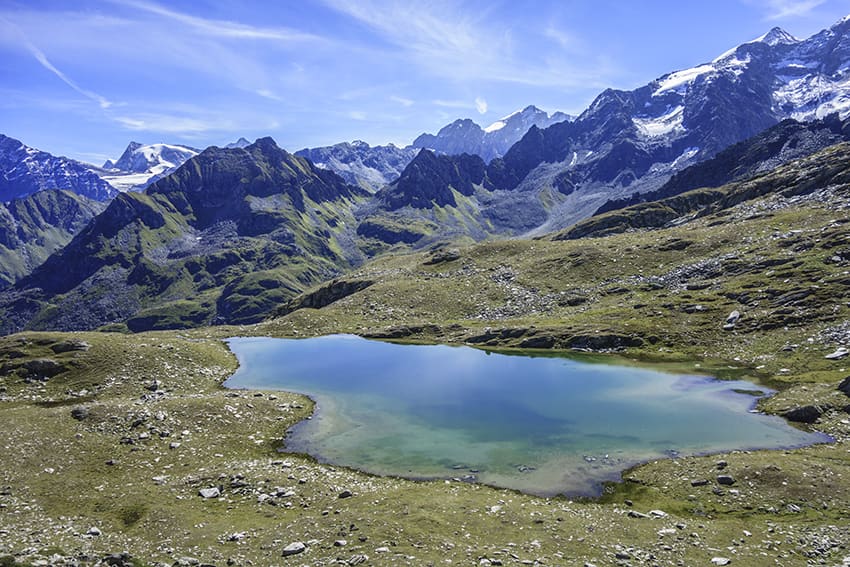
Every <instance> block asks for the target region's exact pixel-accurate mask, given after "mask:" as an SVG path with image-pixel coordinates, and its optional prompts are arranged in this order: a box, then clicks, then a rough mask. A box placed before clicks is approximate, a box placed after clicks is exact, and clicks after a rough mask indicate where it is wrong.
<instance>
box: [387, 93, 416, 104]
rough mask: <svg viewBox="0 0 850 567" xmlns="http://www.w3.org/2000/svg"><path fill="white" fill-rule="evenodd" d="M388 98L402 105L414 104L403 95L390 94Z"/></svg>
mask: <svg viewBox="0 0 850 567" xmlns="http://www.w3.org/2000/svg"><path fill="white" fill-rule="evenodd" d="M390 100H391V101H393V102H397V103H399V104H400V105H402V106H404V107H411V106H413V105H414V104H415V101H413V100H411V99H409V98H404V97H403V96H396V95H392V96H390Z"/></svg>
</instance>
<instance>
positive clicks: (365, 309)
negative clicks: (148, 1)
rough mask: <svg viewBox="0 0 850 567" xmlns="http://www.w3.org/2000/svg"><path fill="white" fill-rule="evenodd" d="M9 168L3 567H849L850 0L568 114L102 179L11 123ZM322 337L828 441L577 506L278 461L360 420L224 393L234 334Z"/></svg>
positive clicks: (673, 471)
mask: <svg viewBox="0 0 850 567" xmlns="http://www.w3.org/2000/svg"><path fill="white" fill-rule="evenodd" d="M193 21H194V20H193ZM217 29H225V30H228V33H231V34H239V33H245V30H243V29H242V28H238V27H232V26H231V27H226V28H217ZM0 173H2V176H0V182H2V183H0V196H2V199H0V201H2V204H0V409H1V410H2V411H0V422H1V423H0V428H2V430H3V431H5V432H6V434H5V437H4V442H3V446H4V450H3V451H2V452H0V471H2V472H0V534H2V535H3V536H4V537H3V538H0V565H10V566H13V565H20V566H36V565H51V566H52V565H57V566H61V565H64V566H71V565H75V566H78V567H79V566H88V565H91V566H93V567H94V566H102V565H120V566H135V567H139V566H149V567H165V566H190V565H219V566H221V565H246V566H247V565H273V564H293V565H294V564H299V565H300V564H305V565H306V564H310V565H316V566H318V565H437V564H450V563H451V564H463V565H468V564H474V565H541V566H545V565H585V567H588V566H589V567H593V566H597V565H598V566H601V565H612V566H626V565H733V566H735V565H816V564H817V565H836V566H839V565H848V564H850V547H848V544H847V542H848V541H850V527H848V523H847V518H849V517H850V482H848V479H850V370H848V369H850V367H848V360H850V16H848V17H847V18H844V19H842V20H841V21H839V22H838V23H836V24H835V25H833V26H832V27H831V28H829V29H826V30H823V31H822V32H820V33H817V34H815V35H813V36H812V37H810V38H808V39H805V40H800V39H797V38H794V37H793V36H791V35H790V34H788V33H787V32H784V31H783V30H781V29H780V28H774V29H772V30H770V31H769V32H768V33H767V34H765V35H764V36H762V37H760V38H758V39H756V40H754V41H751V42H748V43H744V44H742V45H740V46H738V47H735V48H733V49H731V50H730V51H728V52H726V53H723V54H721V55H720V56H718V57H717V58H715V59H714V60H713V61H711V62H707V63H704V64H701V65H697V66H695V67H692V68H689V69H684V70H679V71H675V72H671V73H668V74H665V75H663V76H661V77H659V78H658V79H655V80H653V81H650V82H649V83H647V84H645V85H644V86H642V87H640V88H637V89H635V90H631V91H624V90H613V89H607V90H605V91H604V92H602V93H601V94H599V95H598V96H597V97H596V98H595V99H594V100H593V102H592V103H591V104H590V105H589V106H588V108H587V109H586V110H585V111H584V112H582V113H581V114H580V115H579V116H575V117H573V116H568V115H566V114H564V113H560V112H556V113H554V114H551V115H550V114H548V113H546V112H545V111H542V110H540V109H538V108H536V107H534V106H528V107H526V108H524V109H523V110H522V111H519V112H517V113H514V114H511V115H509V116H506V117H505V118H504V119H502V120H500V121H498V122H496V123H494V124H493V125H491V126H488V127H486V128H481V127H480V126H478V125H477V124H475V123H474V122H473V121H472V120H469V119H462V120H457V121H455V122H452V123H450V124H449V125H447V126H446V127H444V128H443V129H441V130H440V131H439V132H438V133H437V134H436V135H432V134H423V135H421V136H419V137H418V138H416V140H415V141H414V142H413V143H412V145H411V146H408V147H404V148H401V147H398V146H395V145H393V144H388V145H385V146H370V145H369V144H367V143H365V142H361V141H355V142H350V143H349V142H345V143H340V144H336V145H332V146H326V147H319V148H305V149H303V150H299V151H298V152H295V153H294V154H293V153H290V152H289V151H287V150H285V149H283V148H281V147H279V146H278V144H277V143H276V142H275V141H274V140H273V139H272V138H271V137H261V138H259V139H257V140H256V141H254V142H249V141H247V140H245V139H244V138H240V139H239V140H238V141H237V142H234V143H232V144H227V145H226V146H225V147H217V146H210V147H207V148H206V149H195V148H192V147H189V146H183V145H178V144H148V145H143V144H140V143H137V142H131V143H130V145H129V146H128V147H127V149H126V151H125V152H124V153H123V155H122V156H121V158H120V159H118V160H116V161H115V162H112V161H108V162H106V163H105V164H104V165H103V167H102V168H96V167H94V166H89V165H86V164H82V163H80V162H76V161H74V160H70V159H67V158H60V157H56V156H52V155H50V154H48V153H46V152H40V151H39V150H35V149H33V148H30V147H28V146H26V145H25V144H24V143H22V142H19V141H17V140H15V139H13V138H8V137H5V136H0ZM335 334H350V335H358V336H360V337H364V338H368V339H374V340H382V341H392V342H397V343H416V344H442V345H452V346H466V347H474V348H479V349H483V350H485V351H487V352H488V353H492V352H498V353H505V354H516V355H524V354H534V355H537V356H546V357H566V360H569V359H570V358H574V359H576V360H580V361H584V362H590V363H594V364H598V365H600V366H602V365H605V364H622V365H629V366H635V367H644V366H646V367H651V368H653V369H659V370H662V371H666V372H671V373H675V374H680V375H686V376H702V377H706V378H707V377H715V378H717V379H719V380H720V381H724V380H731V379H741V380H747V381H749V382H752V383H754V384H756V385H757V386H758V388H759V390H758V391H749V390H748V391H746V392H743V391H738V392H736V393H737V394H744V395H750V396H753V399H752V407H751V409H750V411H752V412H758V413H763V414H766V416H770V418H771V419H776V420H777V422H780V423H782V424H783V426H784V425H787V424H792V425H793V426H794V427H798V428H801V429H803V430H805V431H808V432H817V433H819V434H822V435H824V436H825V437H823V439H824V442H823V443H817V444H814V445H810V446H807V447H796V448H790V447H789V448H786V449H781V450H759V449H752V450H736V451H723V452H721V453H719V454H706V455H703V454H697V455H680V454H678V453H677V451H676V450H675V448H673V444H672V443H670V444H669V446H665V447H663V448H662V449H663V452H659V453H658V454H664V455H667V456H668V457H669V458H663V459H652V460H649V461H648V462H642V463H639V464H636V465H634V466H631V467H630V468H627V469H625V470H623V471H622V473H621V474H620V477H619V478H617V479H613V480H612V481H611V482H602V483H600V484H599V485H598V486H596V489H597V490H596V493H595V495H594V496H593V497H590V498H588V497H586V496H584V495H577V494H564V495H559V496H555V497H550V498H542V497H537V496H532V495H529V494H524V493H522V492H518V491H510V490H503V489H498V488H494V487H491V486H487V485H484V484H481V483H480V482H478V481H477V477H476V475H477V474H478V473H479V472H480V471H478V470H476V469H475V468H474V467H473V466H472V465H473V462H472V461H471V460H470V462H469V463H467V462H463V463H461V462H454V461H451V462H449V461H447V462H446V463H445V465H446V471H447V472H446V474H445V475H444V476H441V477H439V478H418V477H417V476H416V474H415V473H414V472H413V471H414V468H413V465H411V467H410V470H411V472H410V474H408V475H405V476H409V477H411V478H402V477H395V476H378V475H371V474H367V473H365V472H362V471H360V470H356V469H353V468H348V467H344V466H340V465H339V464H335V463H334V462H325V461H324V460H322V459H317V458H316V456H315V455H313V454H312V453H311V454H305V453H295V452H292V450H291V448H290V449H289V450H287V434H288V432H289V431H290V428H293V427H296V426H298V424H299V423H300V424H302V426H303V424H306V423H308V422H309V423H311V425H316V424H318V426H326V427H332V426H335V427H338V428H339V431H343V430H344V429H345V428H346V427H349V428H350V427H356V426H357V425H356V423H353V422H351V423H348V422H345V420H341V421H337V422H335V421H333V420H332V419H330V418H329V416H330V415H331V414H334V412H337V411H338V410H339V409H340V407H338V406H336V405H334V403H332V402H328V400H327V398H325V397H322V396H317V395H314V393H313V392H301V393H290V392H283V391H277V390H271V389H269V390H266V389H261V390H241V389H231V388H228V387H226V385H225V384H224V383H225V381H226V380H227V379H228V377H230V376H231V375H232V374H233V373H234V371H235V370H236V369H237V367H239V366H240V365H243V366H244V365H245V361H244V360H241V359H237V357H236V355H235V354H234V352H231V350H230V348H229V347H228V344H227V342H226V341H227V339H230V338H233V337H276V338H290V339H296V338H306V337H319V336H325V335H335ZM286 364H287V365H290V364H292V365H294V364H295V362H294V361H289V360H287V362H286ZM351 364H352V365H353V364H356V361H355V360H352V361H351ZM404 372H405V371H404V370H403V369H402V370H399V373H400V374H403V373H404ZM343 378H345V379H347V376H346V377H343ZM517 379H518V380H521V379H522V377H520V376H518V377H517ZM349 381H351V380H349ZM435 387H436V386H435ZM439 387H441V388H443V387H445V386H444V385H441V386H439ZM765 393H769V395H766V396H765V395H764V394H765ZM692 394H693V393H692V392H689V391H688V390H687V389H682V390H681V392H677V395H681V396H683V397H684V396H690V395H692ZM351 395H356V392H355V391H354V390H353V389H352V392H351ZM624 395H628V392H626V393H625V394H624ZM451 397H452V394H451V389H450V388H448V387H446V393H445V398H446V402H447V404H449V405H451V402H452V400H451ZM486 402H487V400H486V399H482V401H481V403H482V405H486ZM553 403H554V402H553ZM531 409H534V408H531ZM658 411H659V412H663V411H665V408H663V407H659V408H658ZM544 413H545V412H543V411H541V412H540V414H539V415H538V413H535V412H534V411H529V412H528V414H526V415H525V417H524V418H523V419H529V420H534V419H541V420H545V419H547V416H546V415H544ZM571 418H572V416H571ZM497 420H498V416H497ZM780 420H781V421H780ZM388 423H389V425H388V426H387V429H388V432H387V434H394V433H395V432H394V431H392V424H391V422H388ZM507 426H509V424H507ZM634 427H635V428H639V427H641V424H640V423H635V424H634ZM494 435H496V433H494ZM826 436H828V437H826ZM598 453H599V454H596V453H588V454H587V455H585V456H584V458H583V460H582V459H577V460H579V461H580V464H581V466H586V468H587V469H588V470H596V469H599V468H600V467H604V466H605V463H606V462H607V461H608V460H609V455H608V454H603V453H604V452H603V451H599V452H598ZM311 455H312V456H311ZM471 458H472V457H470V459H471ZM614 458H616V456H614ZM509 462H510V463H512V464H511V466H512V467H514V464H513V463H514V462H515V461H509ZM632 464H633V463H632ZM529 465H531V463H526V462H519V461H517V462H515V468H516V470H517V474H523V473H524V472H528V471H531V470H533V469H532V468H531V467H530V466H529ZM622 468H624V467H622ZM405 470H407V469H405Z"/></svg>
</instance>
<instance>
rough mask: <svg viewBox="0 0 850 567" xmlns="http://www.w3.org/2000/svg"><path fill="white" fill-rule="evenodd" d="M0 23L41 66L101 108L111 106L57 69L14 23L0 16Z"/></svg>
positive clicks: (102, 97) (106, 100) (105, 99)
mask: <svg viewBox="0 0 850 567" xmlns="http://www.w3.org/2000/svg"><path fill="white" fill-rule="evenodd" d="M0 25H2V28H3V29H5V33H7V34H9V35H10V36H11V35H14V36H16V37H17V39H18V42H19V44H20V45H21V46H23V47H24V48H25V49H26V50H27V51H29V52H30V54H31V55H32V56H33V57H34V58H35V60H36V61H38V62H39V64H41V66H42V67H44V68H45V69H47V70H48V71H50V72H51V73H53V74H54V75H56V76H57V77H58V78H59V79H60V80H61V81H62V82H63V83H65V84H66V85H68V86H69V87H71V88H72V89H74V90H75V91H77V92H78V93H80V94H81V95H83V96H84V97H86V98H88V99H91V100H93V101H95V102H96V103H97V104H98V105H99V106H100V107H101V108H103V109H106V108H109V107H110V106H112V102H111V101H109V100H108V99H107V98H106V97H104V96H101V95H99V94H97V93H96V92H93V91H90V90H88V89H84V88H83V87H81V86H80V85H78V84H77V83H76V82H74V81H73V80H72V79H71V78H70V77H69V76H68V75H66V74H65V73H63V72H62V71H61V70H60V69H58V68H57V67H56V66H55V65H54V64H53V63H51V62H50V60H49V59H48V58H47V55H45V54H44V52H43V51H41V49H39V48H38V47H36V46H35V45H34V44H33V43H32V42H31V41H30V40H29V38H28V37H27V35H26V34H25V33H24V32H23V31H22V30H21V29H20V28H19V27H18V26H16V25H15V24H13V23H12V22H10V21H8V20H7V19H6V18H3V17H0Z"/></svg>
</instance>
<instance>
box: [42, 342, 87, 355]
mask: <svg viewBox="0 0 850 567" xmlns="http://www.w3.org/2000/svg"><path fill="white" fill-rule="evenodd" d="M90 348H91V345H90V344H89V343H87V342H86V341H77V340H71V341H62V342H59V343H56V344H55V345H53V346H51V347H50V350H52V351H53V352H54V353H56V354H62V353H63V352H73V351H86V350H89V349H90Z"/></svg>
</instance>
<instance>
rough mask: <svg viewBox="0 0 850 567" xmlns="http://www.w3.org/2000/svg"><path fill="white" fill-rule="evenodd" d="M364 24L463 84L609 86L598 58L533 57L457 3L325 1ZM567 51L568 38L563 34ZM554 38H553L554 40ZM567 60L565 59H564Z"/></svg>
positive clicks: (406, 55)
mask: <svg viewBox="0 0 850 567" xmlns="http://www.w3.org/2000/svg"><path fill="white" fill-rule="evenodd" d="M324 2H325V3H326V4H327V5H328V6H329V7H331V8H333V9H334V10H336V11H337V12H339V13H341V14H343V15H345V16H348V17H349V18H352V19H354V20H355V21H357V22H359V23H361V24H365V25H367V26H369V27H370V28H372V29H373V30H374V31H376V32H377V33H378V35H379V36H380V37H381V38H382V39H383V40H385V41H388V42H389V43H391V44H392V45H393V46H394V47H395V48H396V53H397V56H398V57H400V58H403V59H404V60H405V61H411V62H413V63H415V65H416V66H417V67H418V68H419V69H421V70H424V71H427V72H428V73H430V74H433V75H435V76H439V77H443V78H446V79H450V80H453V81H456V82H458V83H470V82H480V81H496V82H504V83H515V84H524V85H530V86H540V87H552V86H557V87H584V88H586V87H588V86H589V85H595V84H599V85H600V86H601V85H603V84H604V85H607V84H608V83H609V81H607V80H606V78H607V75H609V74H610V69H609V66H607V65H603V64H601V63H602V62H600V60H599V59H598V58H596V57H594V56H587V57H569V58H568V57H557V58H547V59H540V58H539V57H535V58H529V57H528V56H527V54H523V53H521V52H520V48H522V47H523V46H522V45H520V44H518V42H517V41H516V40H515V38H514V35H513V32H512V30H511V29H510V28H509V27H506V26H504V25H503V24H494V23H493V22H491V21H489V20H488V19H487V17H488V14H487V12H486V11H480V10H472V9H465V8H464V7H463V5H462V4H460V3H458V2H448V1H441V0H437V1H434V2H429V3H427V4H426V3H422V2H408V1H403V0H358V1H357V2H351V1H349V0H324ZM559 37H560V39H561V40H563V42H564V45H563V46H562V47H564V46H566V45H567V44H568V43H570V46H571V47H572V48H573V50H575V48H576V45H577V43H576V42H568V41H567V38H568V37H569V34H568V32H567V31H565V30H561V31H560V35H559ZM550 39H553V38H550ZM561 55H563V54H561Z"/></svg>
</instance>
